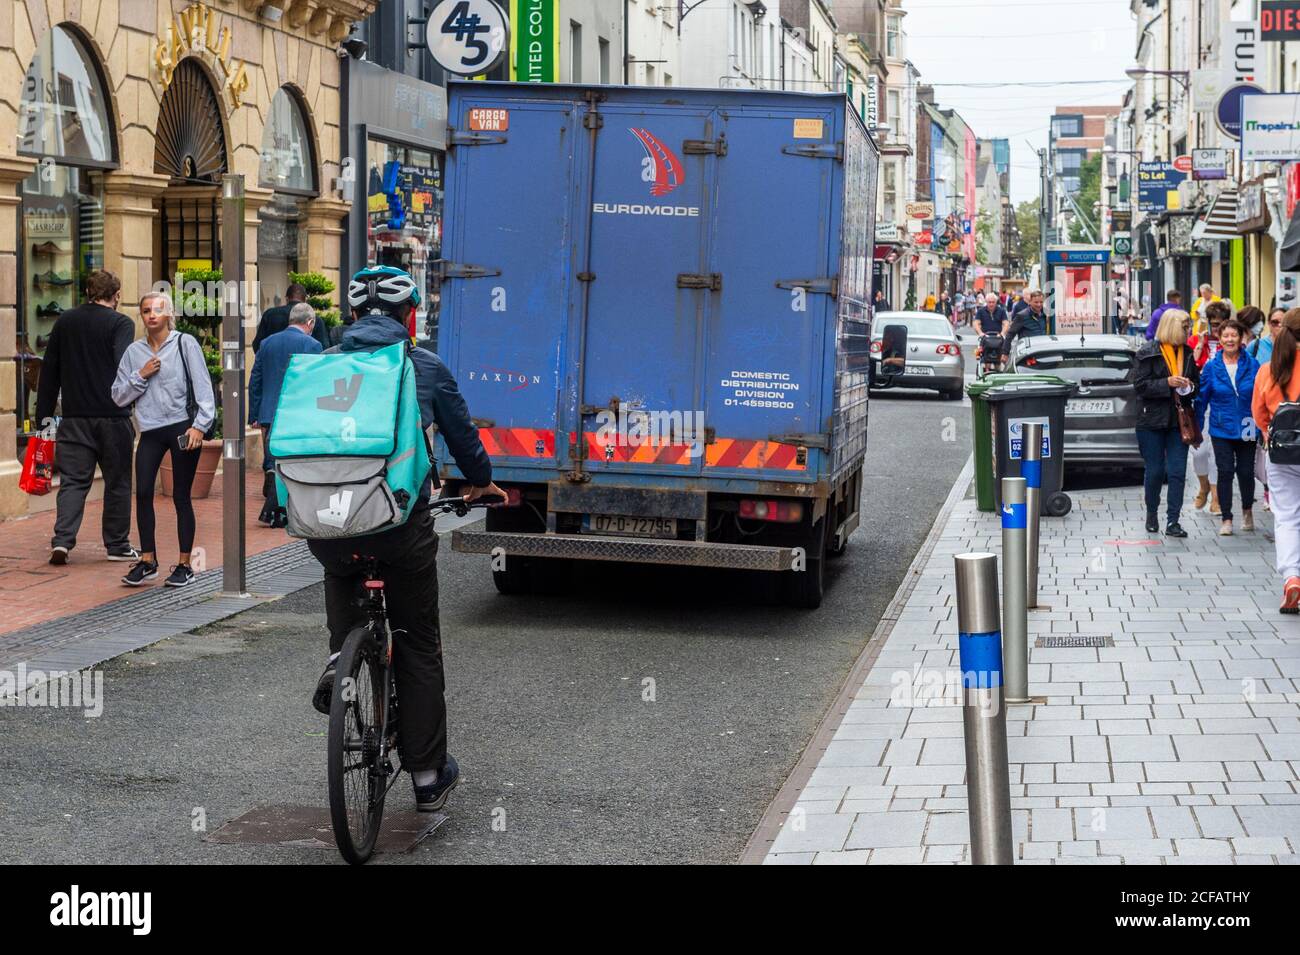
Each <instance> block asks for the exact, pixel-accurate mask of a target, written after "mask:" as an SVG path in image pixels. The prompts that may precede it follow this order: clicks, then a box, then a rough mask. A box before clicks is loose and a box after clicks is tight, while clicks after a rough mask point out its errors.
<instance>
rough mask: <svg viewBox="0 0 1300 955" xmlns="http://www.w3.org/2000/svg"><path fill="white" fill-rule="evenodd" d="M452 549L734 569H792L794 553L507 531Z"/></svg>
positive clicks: (462, 538)
mask: <svg viewBox="0 0 1300 955" xmlns="http://www.w3.org/2000/svg"><path fill="white" fill-rule="evenodd" d="M451 547H452V550H455V551H460V552H461V553H465V554H505V555H506V556H507V557H557V558H572V559H576V560H613V561H626V562H629V563H634V564H678V565H682V566H687V567H726V568H732V569H736V570H774V571H780V570H792V569H794V565H795V556H796V551H797V548H794V547H766V546H759V545H755V544H723V543H713V542H710V541H681V540H654V539H650V538H644V537H598V536H595V535H588V534H529V533H519V532H512V531H475V530H458V531H452V534H451Z"/></svg>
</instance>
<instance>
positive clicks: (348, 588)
mask: <svg viewBox="0 0 1300 955" xmlns="http://www.w3.org/2000/svg"><path fill="white" fill-rule="evenodd" d="M419 304H420V292H419V290H418V289H417V288H416V285H415V282H414V281H413V280H412V278H411V276H410V275H408V274H407V273H406V272H403V271H402V270H401V269H396V268H392V267H391V266H370V267H367V268H364V269H362V270H361V271H360V272H358V273H357V274H356V275H354V276H353V277H352V281H351V283H350V284H349V285H348V305H349V306H350V307H351V309H352V315H353V317H354V318H355V321H354V323H353V324H352V325H351V326H349V327H348V329H347V331H345V332H344V333H343V340H342V341H341V342H340V343H339V345H338V346H336V347H337V348H338V349H340V350H342V351H365V350H375V349H379V348H383V347H384V346H386V345H392V344H394V343H395V342H400V341H403V340H406V339H407V338H408V335H407V327H408V325H407V323H408V320H409V319H410V318H411V317H412V316H411V313H412V312H413V311H415V309H416V307H417V306H418V305H419ZM332 350H333V349H331V351H332ZM410 355H411V361H412V363H413V364H414V366H415V382H416V397H417V400H418V402H419V405H420V423H421V425H422V426H423V427H424V429H425V430H426V431H427V430H428V429H429V427H430V425H433V424H436V425H437V426H438V433H439V434H441V435H442V437H443V440H444V441H446V442H447V447H448V449H449V450H450V451H451V454H452V456H453V457H454V458H455V459H456V465H457V466H458V467H459V468H460V470H461V473H462V474H464V475H465V478H466V480H467V481H468V483H469V492H468V493H467V494H466V495H465V498H466V500H471V501H472V500H475V499H477V498H479V497H483V496H485V495H498V496H500V497H502V498H504V497H505V493H504V492H503V491H502V490H501V489H500V488H498V487H497V486H496V485H495V484H493V483H492V462H491V461H490V460H489V459H488V455H487V452H486V451H485V450H484V449H483V444H482V442H481V441H479V437H478V430H477V429H476V428H475V427H474V425H473V423H472V422H471V421H470V416H469V409H468V408H467V407H466V405H465V399H464V398H463V397H461V393H460V389H459V388H458V387H457V385H456V379H455V378H453V377H452V374H451V372H450V371H448V369H447V366H446V365H444V364H443V363H442V360H441V359H440V358H439V357H438V356H437V355H435V354H434V353H433V352H431V351H428V350H427V349H424V348H413V349H411V352H410ZM431 484H432V476H431V477H430V480H426V481H425V482H424V486H423V487H422V488H421V489H420V493H419V496H418V497H417V499H416V504H415V506H414V508H413V509H412V511H411V515H410V517H408V518H407V521H406V523H405V524H403V525H401V526H400V527H396V528H393V529H392V530H388V531H383V532H381V533H377V534H369V535H366V536H363V537H352V538H346V539H341V540H310V541H308V542H307V546H308V547H310V548H311V552H312V554H313V555H314V556H315V557H316V559H317V560H319V561H320V562H321V565H322V566H323V567H324V568H325V614H326V618H327V620H328V624H329V631H330V658H329V661H328V662H327V664H326V666H325V672H324V673H322V674H321V677H320V680H319V682H318V683H317V685H316V691H315V693H314V694H313V695H312V705H313V706H314V707H315V708H316V709H317V710H319V711H320V712H322V713H326V714H328V713H329V709H330V697H331V695H332V693H333V689H334V666H335V661H336V660H337V659H338V653H339V650H340V649H341V647H342V646H343V641H344V640H345V639H346V638H347V635H348V633H349V631H351V630H352V629H353V628H355V627H357V626H360V625H362V624H364V623H365V621H366V616H365V613H364V612H363V611H362V609H361V607H360V605H359V603H358V599H357V598H358V596H359V591H360V587H361V583H362V579H363V576H364V575H363V573H362V571H361V569H360V567H359V565H358V562H357V559H356V558H357V557H359V556H365V557H374V558H375V559H376V560H377V561H378V567H379V571H380V574H381V576H382V579H383V581H384V594H385V598H386V605H387V610H388V621H389V625H390V628H391V629H392V631H393V634H394V640H393V675H394V678H395V680H396V683H397V696H398V699H399V700H401V706H402V719H401V721H400V723H399V730H398V733H399V739H398V746H399V749H400V751H401V756H402V763H403V765H404V767H405V768H406V769H408V770H410V772H411V778H412V780H413V781H414V784H415V803H416V808H418V809H420V810H422V811H426V812H432V811H434V810H436V809H441V808H442V806H443V805H444V804H445V803H446V801H447V796H448V795H449V794H450V792H451V790H452V789H453V788H454V787H455V785H456V783H457V781H458V780H459V778H460V768H459V767H458V766H457V764H456V760H455V759H453V758H452V757H451V756H450V755H448V753H447V704H446V701H445V699H444V698H443V691H444V679H443V669H442V640H441V636H440V632H439V627H438V576H437V574H438V571H437V564H436V557H437V553H438V536H437V534H436V533H435V532H434V529H433V515H432V514H431V513H430V511H429V508H428V502H429V493H430V486H431Z"/></svg>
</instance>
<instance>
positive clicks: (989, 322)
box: [975, 305, 1007, 335]
mask: <svg viewBox="0 0 1300 955" xmlns="http://www.w3.org/2000/svg"><path fill="white" fill-rule="evenodd" d="M1006 320H1007V310H1006V309H1005V308H1003V307H1002V306H1001V305H995V306H994V307H993V311H992V312H991V313H990V312H989V307H988V306H987V305H981V306H980V309H979V311H978V312H976V313H975V327H976V328H978V329H979V330H980V331H981V332H983V333H984V334H985V335H1001V334H1002V323H1003V322H1005V321H1006Z"/></svg>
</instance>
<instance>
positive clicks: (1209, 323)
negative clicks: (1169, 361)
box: [1187, 299, 1232, 516]
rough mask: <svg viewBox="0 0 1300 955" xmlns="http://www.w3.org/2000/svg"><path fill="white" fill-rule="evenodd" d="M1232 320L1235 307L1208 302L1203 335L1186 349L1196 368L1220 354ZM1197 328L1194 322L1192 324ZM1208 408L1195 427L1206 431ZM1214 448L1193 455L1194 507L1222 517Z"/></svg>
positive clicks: (1208, 445) (1208, 444)
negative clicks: (1222, 336)
mask: <svg viewBox="0 0 1300 955" xmlns="http://www.w3.org/2000/svg"><path fill="white" fill-rule="evenodd" d="M1231 316H1232V304H1231V303H1230V302H1225V301H1222V300H1219V299H1215V300H1214V301H1212V302H1208V303H1206V304H1205V305H1204V307H1203V308H1202V321H1203V325H1202V328H1201V331H1200V333H1198V334H1194V335H1191V336H1190V337H1188V339H1187V347H1188V348H1190V349H1191V350H1192V357H1193V358H1194V359H1195V361H1196V367H1197V368H1200V369H1204V368H1205V366H1206V365H1207V364H1208V363H1209V362H1210V361H1211V360H1212V359H1213V358H1214V357H1215V356H1216V355H1217V354H1218V352H1219V329H1221V328H1222V327H1223V323H1224V322H1226V321H1227V320H1228V319H1229V318H1231ZM1192 324H1193V327H1195V320H1193V323H1192ZM1204 412H1205V408H1204V407H1202V408H1201V412H1200V413H1198V414H1197V417H1196V424H1197V425H1198V426H1199V427H1200V428H1202V430H1204V428H1205V413H1204ZM1215 450H1216V449H1215V446H1214V443H1213V442H1212V441H1202V442H1201V446H1200V447H1199V448H1195V449H1193V451H1192V471H1193V472H1194V473H1195V474H1196V481H1197V484H1198V487H1197V491H1196V498H1195V499H1194V500H1193V501H1192V505H1193V506H1194V507H1195V508H1196V509H1197V510H1198V511H1199V510H1201V509H1202V508H1203V507H1205V505H1206V504H1207V503H1208V504H1209V505H1210V513H1211V514H1214V515H1216V516H1217V515H1219V514H1220V513H1221V511H1220V506H1221V505H1220V503H1219V488H1218V486H1217V485H1215V484H1212V483H1211V476H1217V474H1218V470H1219V469H1218V465H1217V464H1216V463H1215V457H1214V454H1215Z"/></svg>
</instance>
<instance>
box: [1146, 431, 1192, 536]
mask: <svg viewBox="0 0 1300 955" xmlns="http://www.w3.org/2000/svg"><path fill="white" fill-rule="evenodd" d="M1137 439H1138V449H1139V450H1140V451H1141V452H1142V460H1143V462H1145V464H1146V475H1145V477H1144V479H1143V485H1144V487H1145V489H1146V498H1147V516H1148V517H1150V516H1152V515H1154V514H1156V513H1157V512H1158V511H1159V510H1160V485H1162V484H1163V483H1164V482H1165V480H1166V479H1168V480H1169V523H1170V524H1176V523H1178V515H1179V514H1181V513H1182V510H1183V486H1184V484H1185V483H1186V482H1187V445H1185V444H1183V438H1182V435H1181V434H1179V432H1178V429H1177V428H1161V429H1160V430H1159V431H1149V430H1147V429H1145V428H1138V429H1137Z"/></svg>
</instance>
